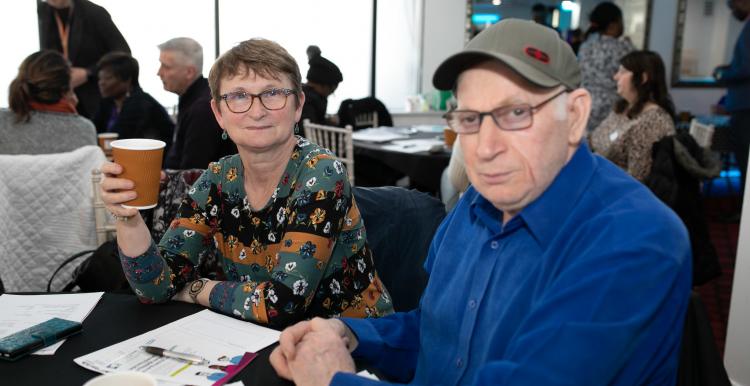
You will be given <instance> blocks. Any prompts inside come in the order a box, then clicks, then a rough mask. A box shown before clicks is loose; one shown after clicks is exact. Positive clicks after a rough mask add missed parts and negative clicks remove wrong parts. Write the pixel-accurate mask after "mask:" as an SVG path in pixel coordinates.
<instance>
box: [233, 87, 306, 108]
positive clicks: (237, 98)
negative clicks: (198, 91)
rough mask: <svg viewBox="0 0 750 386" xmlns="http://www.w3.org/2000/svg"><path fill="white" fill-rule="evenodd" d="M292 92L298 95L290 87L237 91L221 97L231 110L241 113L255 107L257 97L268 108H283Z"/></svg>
mask: <svg viewBox="0 0 750 386" xmlns="http://www.w3.org/2000/svg"><path fill="white" fill-rule="evenodd" d="M292 94H294V95H297V91H295V90H292V89H288V88H272V89H268V90H266V91H263V92H261V93H259V94H251V93H249V92H245V91H236V92H230V93H226V94H223V95H220V96H219V97H220V98H221V99H223V100H224V102H226V104H227V107H228V108H229V111H231V112H233V113H235V114H240V113H244V112H247V111H248V110H250V108H251V107H253V102H254V101H255V98H258V99H259V100H260V104H261V105H263V107H264V108H265V109H266V110H281V109H283V108H284V107H286V100H287V98H288V97H289V95H292Z"/></svg>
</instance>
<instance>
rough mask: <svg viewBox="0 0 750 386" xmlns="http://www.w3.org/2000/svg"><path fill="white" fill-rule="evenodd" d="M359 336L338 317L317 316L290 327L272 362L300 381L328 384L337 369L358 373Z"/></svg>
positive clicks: (282, 338) (299, 383) (289, 377)
mask: <svg viewBox="0 0 750 386" xmlns="http://www.w3.org/2000/svg"><path fill="white" fill-rule="evenodd" d="M356 346H357V339H356V337H355V336H354V334H353V333H352V332H351V330H349V328H348V327H347V326H346V325H345V324H344V322H342V321H340V320H338V319H322V318H314V319H312V320H309V321H304V322H299V323H297V324H295V325H293V326H291V327H288V328H287V329H285V330H284V331H283V332H282V333H281V337H280V338H279V346H278V347H276V348H275V349H274V350H273V352H272V353H271V358H270V360H271V365H272V366H273V368H274V369H275V370H276V372H277V373H278V374H279V376H281V377H282V378H286V379H288V380H291V381H294V383H296V384H297V385H328V384H329V383H330V382H331V379H332V378H333V376H334V375H335V374H336V373H337V372H350V373H354V372H355V371H356V367H355V366H354V360H353V359H352V356H351V354H350V352H351V351H353V350H354V349H355V348H356Z"/></svg>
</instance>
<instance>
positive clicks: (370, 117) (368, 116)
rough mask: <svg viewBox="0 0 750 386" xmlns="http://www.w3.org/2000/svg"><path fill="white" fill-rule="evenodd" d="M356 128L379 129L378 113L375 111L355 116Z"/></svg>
mask: <svg viewBox="0 0 750 386" xmlns="http://www.w3.org/2000/svg"><path fill="white" fill-rule="evenodd" d="M354 126H355V127H357V128H365V127H379V126H378V113H377V112H375V111H368V112H364V113H361V114H357V115H355V116H354Z"/></svg>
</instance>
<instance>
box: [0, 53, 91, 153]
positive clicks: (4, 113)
mask: <svg viewBox="0 0 750 386" xmlns="http://www.w3.org/2000/svg"><path fill="white" fill-rule="evenodd" d="M8 91H9V92H8V104H9V106H10V110H6V109H0V154H48V153H62V152H67V151H71V150H75V149H77V148H79V147H81V146H86V145H96V130H95V129H94V125H93V124H91V122H90V121H89V120H88V119H86V118H83V117H81V116H80V115H78V113H77V112H76V104H77V103H78V99H77V98H76V95H75V94H74V93H73V90H72V89H71V87H70V65H69V64H68V61H67V60H65V58H63V56H62V55H60V54H59V53H57V52H55V51H50V50H45V51H39V52H35V53H33V54H31V55H29V56H28V57H27V58H26V59H24V60H23V62H22V63H21V66H20V67H19V68H18V75H16V78H15V79H13V81H12V82H11V83H10V87H9V89H8Z"/></svg>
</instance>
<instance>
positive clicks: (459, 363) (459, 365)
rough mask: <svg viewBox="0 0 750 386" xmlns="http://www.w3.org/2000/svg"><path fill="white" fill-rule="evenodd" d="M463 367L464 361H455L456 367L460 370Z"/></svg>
mask: <svg viewBox="0 0 750 386" xmlns="http://www.w3.org/2000/svg"><path fill="white" fill-rule="evenodd" d="M463 365H464V361H463V360H462V359H461V358H458V359H456V367H458V368H461V367H462V366H463Z"/></svg>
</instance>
